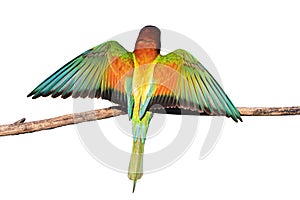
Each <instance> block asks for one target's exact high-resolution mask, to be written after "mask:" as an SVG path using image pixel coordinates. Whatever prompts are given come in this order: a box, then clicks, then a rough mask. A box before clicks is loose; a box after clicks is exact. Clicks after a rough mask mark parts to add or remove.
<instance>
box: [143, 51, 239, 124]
mask: <svg viewBox="0 0 300 200" xmlns="http://www.w3.org/2000/svg"><path fill="white" fill-rule="evenodd" d="M154 84H155V88H156V90H155V92H154V94H153V95H152V99H151V100H150V103H149V107H151V106H152V105H155V104H160V105H162V106H163V107H165V108H175V107H177V108H183V109H188V110H192V111H198V112H205V113H207V114H215V115H226V116H227V117H231V118H232V119H233V120H234V121H236V122H237V121H238V119H239V120H240V121H242V119H241V117H240V113H239V111H238V110H237V108H236V107H235V106H234V105H233V103H232V102H231V101H230V99H229V98H228V96H227V95H226V94H225V92H224V91H223V89H222V88H221V86H220V85H219V84H218V83H217V81H216V80H215V79H214V78H213V76H212V75H211V74H210V73H209V72H208V71H207V70H206V69H205V67H204V66H203V65H202V64H201V63H200V62H199V61H198V60H197V59H196V58H195V57H194V56H192V55H191V54H190V53H188V52H187V51H185V50H182V49H178V50H176V51H174V52H171V53H169V54H167V55H165V56H161V57H160V58H159V59H158V62H157V64H156V66H155V68H154Z"/></svg>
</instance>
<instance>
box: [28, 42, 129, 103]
mask: <svg viewBox="0 0 300 200" xmlns="http://www.w3.org/2000/svg"><path fill="white" fill-rule="evenodd" d="M133 69H134V64H133V58H132V53H131V52H128V51H127V50H126V49H125V48H124V47H122V46H121V45H120V44H119V43H118V42H116V41H108V42H105V43H103V44H100V45H98V46H96V47H94V48H92V49H90V50H87V51H86V52H84V53H82V54H81V55H79V56H77V57H76V58H74V59H73V60H71V61H70V62H68V63H67V64H65V65H64V66H63V67H62V68H60V69H59V70H57V71H56V72H55V73H54V74H52V75H51V76H50V77H48V78H47V79H46V80H45V81H43V82H42V83H41V84H40V85H39V86H37V87H36V88H35V89H34V90H33V91H32V92H31V93H30V94H28V97H29V96H32V98H34V99H35V98H38V97H40V96H43V97H45V96H49V95H51V96H52V97H53V98H55V97H58V96H61V97H62V98H67V97H70V96H72V97H73V98H77V97H83V98H84V97H90V98H100V97H101V98H103V99H107V100H110V101H112V102H114V103H117V104H120V105H123V106H127V100H126V94H125V93H126V91H125V87H124V86H125V85H124V84H125V79H126V77H131V76H132V73H133Z"/></svg>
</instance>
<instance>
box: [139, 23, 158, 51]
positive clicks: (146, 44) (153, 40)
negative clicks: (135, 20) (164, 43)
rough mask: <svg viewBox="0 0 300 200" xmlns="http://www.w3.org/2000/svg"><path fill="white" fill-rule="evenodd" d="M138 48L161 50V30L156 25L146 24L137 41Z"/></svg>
mask: <svg viewBox="0 0 300 200" xmlns="http://www.w3.org/2000/svg"><path fill="white" fill-rule="evenodd" d="M137 49H156V50H158V51H159V50H160V30H159V29H158V28H157V27H155V26H145V27H144V28H142V30H141V31H140V33H139V36H138V38H137V40H136V43H135V50H137Z"/></svg>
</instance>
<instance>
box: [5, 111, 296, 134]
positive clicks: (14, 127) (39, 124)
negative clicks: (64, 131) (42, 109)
mask: <svg viewBox="0 0 300 200" xmlns="http://www.w3.org/2000/svg"><path fill="white" fill-rule="evenodd" d="M238 110H239V111H240V113H241V115H242V116H281V115H300V106H295V107H251V108H249V107H240V108H238ZM154 112H156V113H166V114H181V113H180V110H176V109H172V110H167V111H166V112H162V111H154ZM123 114H126V112H125V111H124V110H122V109H121V108H120V107H110V108H104V109H99V110H93V111H87V112H82V113H74V114H67V115H62V116H58V117H54V118H50V119H44V120H38V121H32V122H25V123H24V121H25V118H22V119H21V120H18V121H17V122H15V123H13V124H7V125H0V136H7V135H18V134H23V133H31V132H35V131H42V130H47V129H53V128H57V127H61V126H66V125H70V124H77V123H81V122H86V121H93V120H100V119H106V118H110V117H114V116H118V115H123ZM184 114H191V115H199V113H196V112H190V113H184ZM200 115H205V114H204V113H200Z"/></svg>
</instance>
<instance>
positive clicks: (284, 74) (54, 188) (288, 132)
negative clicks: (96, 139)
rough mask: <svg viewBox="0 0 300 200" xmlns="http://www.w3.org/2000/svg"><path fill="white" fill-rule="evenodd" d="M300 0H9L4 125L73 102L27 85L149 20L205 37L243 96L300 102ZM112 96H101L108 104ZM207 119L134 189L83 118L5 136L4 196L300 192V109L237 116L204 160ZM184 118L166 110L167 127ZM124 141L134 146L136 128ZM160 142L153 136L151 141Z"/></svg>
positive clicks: (1, 158) (0, 18)
mask: <svg viewBox="0 0 300 200" xmlns="http://www.w3.org/2000/svg"><path fill="white" fill-rule="evenodd" d="M196 2H197V3H196ZM297 3H298V2H297V1H288V0H285V1H256V0H255V1H232V0H230V1H209V2H208V1H206V2H204V1H194V2H192V1H188V0H185V1H177V2H176V1H170V2H166V1H153V0H152V1H148V2H147V3H146V2H141V1H119V2H117V1H102V2H100V1H82V2H77V1H69V2H68V1H51V3H50V1H49V2H43V1H32V0H28V1H7V2H6V3H4V2H3V1H2V2H1V3H0V22H1V23H0V26H1V30H0V55H1V62H0V67H1V73H0V90H1V94H0V98H1V104H0V113H1V114H0V124H7V123H12V122H15V121H17V120H18V119H20V118H22V117H26V118H27V121H32V120H38V119H44V118H49V117H54V116H58V115H60V114H66V113H72V110H73V109H72V106H73V101H72V99H68V100H61V99H51V98H40V99H37V100H32V99H30V98H26V95H27V94H28V93H29V92H30V91H31V90H32V89H33V88H34V87H35V86H37V84H39V83H40V82H41V81H42V80H44V79H45V78H46V77H47V76H49V75H50V74H51V73H53V72H54V71H56V70H57V69H58V68H59V67H60V66H62V65H63V64H65V63H66V62H67V61H69V60H70V59H72V58H73V57H75V56H77V55H78V54H79V53H81V52H83V51H85V50H87V49H89V48H90V47H93V46H95V45H97V44H100V43H102V42H104V41H105V40H107V39H108V38H110V37H112V36H114V35H117V34H119V33H122V32H124V31H129V30H133V29H139V28H142V27H143V26H144V25H148V24H152V25H156V26H158V27H159V28H163V29H169V30H174V31H177V32H179V33H181V34H184V35H186V36H187V37H189V38H191V39H192V40H194V41H195V42H197V43H198V44H199V45H200V46H201V47H202V48H203V49H204V50H205V51H206V52H207V53H208V54H209V56H210V57H211V59H212V60H213V61H214V63H215V65H216V67H217V69H218V71H219V73H220V76H221V77H222V80H223V85H224V88H225V91H226V92H227V93H228V95H229V96H230V98H231V99H232V100H233V102H234V103H235V105H236V106H293V105H300V94H299V83H300V80H299V67H300V61H299V52H300V37H299V35H300V26H299V24H300V23H299V22H300V20H299V19H300V12H299V9H300V6H299V5H298V4H297ZM133 42H134V41H133ZM97 105H98V104H97ZM108 105H109V104H108V103H107V102H105V101H102V100H100V103H99V106H98V107H101V106H102V107H106V106H108ZM204 118H205V117H203V119H201V120H202V121H203V123H201V124H200V125H199V127H198V135H197V137H196V139H195V141H194V143H193V145H192V146H191V148H190V149H189V151H188V152H187V153H186V154H185V155H184V156H183V157H182V158H181V159H180V160H179V161H178V162H176V163H175V164H173V165H171V166H170V167H168V168H166V169H164V170H162V171H159V172H157V173H152V174H147V175H145V176H144V177H143V178H142V179H141V181H139V182H138V185H137V188H136V189H137V190H136V193H135V194H131V188H132V183H131V182H130V181H129V180H128V179H127V176H126V174H122V173H118V172H116V171H114V170H111V169H109V168H106V167H105V166H103V165H101V164H100V163H98V162H97V161H96V160H94V159H93V158H92V157H91V156H90V155H89V154H88V153H87V151H86V150H85V148H84V147H83V146H82V145H81V142H80V140H79V137H78V134H77V133H76V129H75V127H74V126H67V127H62V128H57V129H53V130H48V131H43V132H36V133H31V134H25V135H19V136H9V137H1V138H0V188H1V189H0V198H1V199H21V198H22V199H29V198H30V199H32V200H33V199H117V198H119V199H120V198H123V199H142V198H143V199H162V198H168V199H174V198H176V199H182V198H186V197H188V198H189V199H221V198H222V199H229V198H230V199H299V197H300V193H299V184H300V162H299V160H300V156H299V154H300V133H299V128H300V124H299V120H300V117H299V116H288V117H243V120H244V122H243V123H238V124H236V123H234V122H233V121H232V120H230V119H226V120H225V125H224V128H223V132H222V137H221V139H220V140H219V142H218V144H217V146H216V148H215V149H214V151H213V152H212V153H211V154H210V155H209V156H208V157H207V158H206V159H204V160H199V159H198V157H199V152H200V148H201V145H202V142H203V138H204V137H205V135H204V133H205V131H203V130H204V129H205V126H206V125H205V120H206V119H204ZM176 120H177V121H179V120H180V117H167V121H168V124H166V126H165V128H164V130H163V133H164V132H166V133H168V132H169V131H168V127H169V126H170V124H169V123H176ZM99 124H100V125H101V126H102V127H103V128H104V129H105V128H106V129H107V130H110V131H111V132H114V133H116V134H118V133H119V134H121V133H120V131H119V130H118V128H116V127H114V126H112V127H111V126H110V125H113V124H114V123H113V119H107V120H103V121H101V122H99ZM172 132H173V131H172ZM172 132H169V133H170V134H171V133H172ZM174 134H176V132H174ZM171 137H172V136H171ZM119 143H120V144H121V143H122V144H124V145H125V146H127V147H128V151H129V150H130V148H131V140H130V139H129V138H128V139H126V140H119V141H118V144H119ZM152 144H153V142H152ZM152 148H156V147H155V145H151V142H149V143H148V144H147V147H146V151H149V152H151V151H153V149H152ZM108 153H109V152H108Z"/></svg>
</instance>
